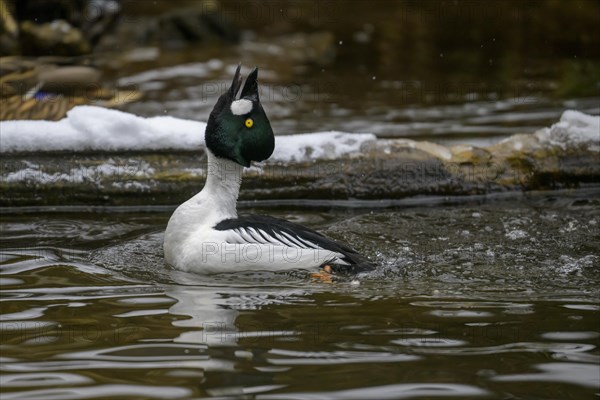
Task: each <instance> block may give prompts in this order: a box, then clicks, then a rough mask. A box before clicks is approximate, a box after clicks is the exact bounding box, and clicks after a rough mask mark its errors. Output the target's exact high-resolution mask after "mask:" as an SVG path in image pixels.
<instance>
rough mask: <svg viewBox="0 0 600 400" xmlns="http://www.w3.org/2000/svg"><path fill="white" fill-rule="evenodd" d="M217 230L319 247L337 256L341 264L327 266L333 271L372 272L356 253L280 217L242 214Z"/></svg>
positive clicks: (224, 221) (266, 241) (302, 245)
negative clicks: (340, 259) (343, 262)
mask: <svg viewBox="0 0 600 400" xmlns="http://www.w3.org/2000/svg"><path fill="white" fill-rule="evenodd" d="M214 229H216V230H218V231H226V230H234V231H243V232H245V233H246V234H248V235H249V236H252V237H256V235H260V237H259V238H257V239H258V240H259V241H264V242H265V243H269V242H271V243H272V240H273V238H281V239H276V240H277V241H278V242H282V240H283V241H285V242H282V244H284V245H285V244H287V245H291V246H293V247H301V248H302V247H304V248H315V249H316V248H321V249H324V250H329V251H334V252H336V253H339V254H341V255H342V256H343V257H342V260H343V261H345V262H346V263H347V265H344V264H341V263H340V264H335V263H334V264H333V265H331V264H329V265H331V266H332V267H333V270H334V271H335V272H346V273H358V272H363V271H370V270H373V269H374V268H375V267H374V266H373V264H371V263H370V262H369V261H368V260H367V259H366V258H364V257H363V256H361V255H360V254H358V253H357V252H356V250H354V249H352V248H350V247H348V246H346V245H343V244H341V243H338V242H336V241H334V240H332V239H330V238H328V237H327V236H324V235H322V234H321V233H319V232H316V231H314V230H312V229H309V228H307V227H305V226H302V225H299V224H295V223H293V222H290V221H286V220H284V219H280V218H274V217H268V216H263V215H242V216H239V217H238V218H231V219H226V220H223V221H221V222H219V223H218V224H217V225H215V227H214Z"/></svg>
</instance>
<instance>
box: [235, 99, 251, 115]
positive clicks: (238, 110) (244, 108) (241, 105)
mask: <svg viewBox="0 0 600 400" xmlns="http://www.w3.org/2000/svg"><path fill="white" fill-rule="evenodd" d="M250 111H252V102H251V101H250V100H247V99H239V100H236V101H234V102H233V103H231V112H232V113H233V115H244V114H248V113H249V112H250Z"/></svg>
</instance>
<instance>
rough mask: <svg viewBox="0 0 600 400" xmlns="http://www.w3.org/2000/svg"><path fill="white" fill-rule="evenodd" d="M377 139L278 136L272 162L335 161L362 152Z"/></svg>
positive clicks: (328, 134) (365, 135)
mask: <svg viewBox="0 0 600 400" xmlns="http://www.w3.org/2000/svg"><path fill="white" fill-rule="evenodd" d="M376 139H377V138H376V137H375V135H373V134H371V133H344V132H336V131H332V132H316V133H303V134H299V135H289V136H276V137H275V151H274V152H273V155H272V156H271V158H270V159H271V160H275V161H308V160H313V159H325V160H333V159H336V158H339V157H341V156H344V155H349V154H352V153H358V152H360V149H361V146H362V145H363V144H364V143H366V142H370V141H375V140H376Z"/></svg>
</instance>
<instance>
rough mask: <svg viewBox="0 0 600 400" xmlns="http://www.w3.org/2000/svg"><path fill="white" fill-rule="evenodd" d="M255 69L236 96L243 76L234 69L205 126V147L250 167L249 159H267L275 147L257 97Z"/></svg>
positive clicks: (238, 70) (269, 125)
mask: <svg viewBox="0 0 600 400" xmlns="http://www.w3.org/2000/svg"><path fill="white" fill-rule="evenodd" d="M257 76H258V68H255V69H254V70H253V71H252V72H251V73H250V74H249V75H248V78H247V79H246V83H245V84H244V87H243V89H242V92H241V94H240V97H239V99H238V98H236V96H237V93H238V91H239V90H240V87H241V86H242V78H241V77H240V66H238V67H237V70H236V71H235V76H234V77H233V82H232V83H231V87H230V88H229V90H228V91H227V93H225V94H223V95H222V96H221V97H219V100H218V101H217V104H215V107H214V108H213V110H212V112H211V113H210V117H209V118H208V124H207V126H206V133H205V136H204V137H205V140H206V146H207V147H208V148H209V149H210V151H212V152H213V154H214V155H216V156H217V157H221V158H226V159H229V160H232V161H235V162H236V163H238V164H240V165H242V166H244V167H249V166H250V162H252V161H263V160H266V159H267V158H269V157H270V156H271V154H273V150H274V149H275V137H274V136H273V129H271V123H270V122H269V118H267V115H266V114H265V111H264V110H263V108H262V105H261V104H260V99H259V97H258V82H257Z"/></svg>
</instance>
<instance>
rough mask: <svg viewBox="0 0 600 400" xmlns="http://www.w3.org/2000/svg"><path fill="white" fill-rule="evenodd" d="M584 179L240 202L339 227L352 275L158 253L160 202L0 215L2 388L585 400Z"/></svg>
mask: <svg viewBox="0 0 600 400" xmlns="http://www.w3.org/2000/svg"><path fill="white" fill-rule="evenodd" d="M597 199H598V196H597V193H596V192H594V191H591V192H589V191H588V192H566V193H565V192H563V193H560V194H556V195H553V194H549V195H545V196H538V197H534V198H531V199H527V198H522V199H519V201H500V202H488V203H479V204H475V203H472V204H465V205H457V206H436V207H416V208H406V209H371V210H366V209H360V208H358V209H357V208H353V207H336V208H326V207H320V208H319V207H317V208H308V209H307V208H304V209H302V208H290V206H286V208H281V207H278V208H270V209H246V210H245V211H247V212H250V211H251V212H261V213H269V214H272V215H277V216H282V217H286V218H290V219H293V220H295V221H298V222H301V223H304V224H307V225H309V226H312V227H314V228H317V229H320V230H322V231H324V232H326V233H328V234H329V235H331V236H333V237H335V238H337V239H340V240H345V241H348V242H349V243H351V244H352V245H353V246H355V247H356V248H357V249H359V250H360V251H361V252H363V253H364V254H365V255H367V256H368V257H370V258H371V259H372V260H374V261H375V262H376V263H377V264H378V269H377V271H376V272H375V273H373V274H371V275H368V276H364V277H360V278H359V280H360V283H359V284H357V282H351V281H340V282H338V283H335V284H324V283H315V282H312V281H311V280H310V279H308V278H307V277H306V273H303V272H297V273H292V274H283V275H279V274H266V273H259V272H256V273H244V274H236V275H226V276H209V277H203V276H198V275H194V274H187V273H181V272H178V271H174V270H172V269H169V268H167V267H165V266H164V263H163V260H162V250H161V244H162V232H163V230H164V226H165V223H166V222H167V220H168V217H169V213H168V212H160V211H157V212H145V213H139V212H135V210H134V209H131V210H130V212H122V211H123V209H120V210H119V211H121V212H115V211H117V209H114V210H112V211H111V210H106V212H100V213H97V212H95V213H94V212H89V213H56V212H55V213H48V212H38V213H30V214H7V215H4V216H3V218H2V266H1V269H0V271H1V274H2V278H1V279H2V280H1V283H2V303H1V304H2V308H1V310H2V314H1V316H0V318H1V325H0V327H1V330H0V333H1V335H2V363H1V364H0V370H1V371H2V375H1V379H2V399H75V398H220V399H332V398H335V399H365V398H374V399H404V398H438V397H444V398H448V397H449V398H457V399H464V398H471V397H474V398H498V399H506V398H528V399H530V398H536V399H558V398H560V399H586V398H594V396H597V395H598V393H599V390H600V389H599V386H598V385H599V383H600V379H599V376H600V375H599V374H600V366H599V362H600V353H599V350H598V346H599V345H600V323H599V322H598V321H600V319H599V318H598V317H599V316H600V304H599V298H598V295H599V289H598V288H599V287H600V285H599V284H600V270H599V269H598V266H599V262H600V260H599V256H598V254H600V251H599V250H600V249H599V243H600V211H599V210H600V207H598V206H599V203H598V200H597Z"/></svg>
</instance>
